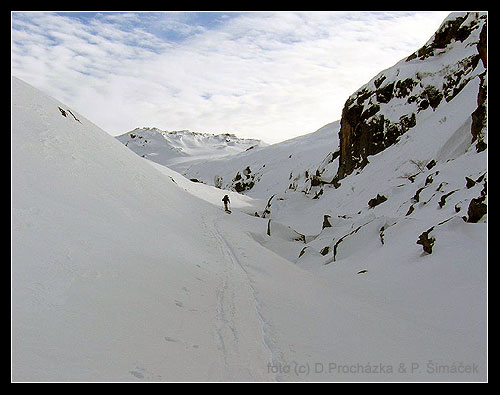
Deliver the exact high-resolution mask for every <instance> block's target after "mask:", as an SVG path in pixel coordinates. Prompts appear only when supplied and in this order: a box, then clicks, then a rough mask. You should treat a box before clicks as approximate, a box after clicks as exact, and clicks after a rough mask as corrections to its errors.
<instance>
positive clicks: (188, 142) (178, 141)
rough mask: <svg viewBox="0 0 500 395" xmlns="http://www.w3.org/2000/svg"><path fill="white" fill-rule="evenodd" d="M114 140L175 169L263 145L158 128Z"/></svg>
mask: <svg viewBox="0 0 500 395" xmlns="http://www.w3.org/2000/svg"><path fill="white" fill-rule="evenodd" d="M116 138H117V139H118V141H120V142H121V143H123V144H125V145H126V146H127V147H128V148H130V149H131V150H132V151H134V152H135V153H136V154H138V155H140V156H142V157H143V158H147V159H149V160H151V161H153V162H155V163H159V164H161V165H164V166H172V165H176V166H177V167H178V168H182V163H183V162H186V161H192V160H200V159H201V160H204V159H209V158H212V159H213V158H220V157H224V156H227V155H234V154H237V153H239V152H243V151H247V150H251V149H255V148H259V147H263V146H266V145H267V144H265V143H264V142H262V141H260V140H255V139H242V138H238V137H236V136H235V135H234V134H230V133H224V134H217V135H215V134H209V133H198V132H191V131H189V130H180V131H170V132H169V131H164V130H160V129H158V128H136V129H134V130H132V131H130V132H127V133H125V134H122V135H121V136H117V137H116Z"/></svg>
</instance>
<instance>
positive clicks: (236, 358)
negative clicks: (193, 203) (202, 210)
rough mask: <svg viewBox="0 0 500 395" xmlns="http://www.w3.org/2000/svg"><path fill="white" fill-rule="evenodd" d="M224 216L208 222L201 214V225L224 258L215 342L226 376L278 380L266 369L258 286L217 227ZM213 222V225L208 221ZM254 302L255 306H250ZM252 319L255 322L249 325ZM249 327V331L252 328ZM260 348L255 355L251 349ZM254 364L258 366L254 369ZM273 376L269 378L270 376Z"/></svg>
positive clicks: (268, 354) (266, 347) (267, 359)
mask: <svg viewBox="0 0 500 395" xmlns="http://www.w3.org/2000/svg"><path fill="white" fill-rule="evenodd" d="M220 220H221V219H220V218H219V219H215V220H213V219H212V220H211V221H208V220H207V218H206V217H205V216H202V221H201V223H202V226H203V228H204V231H205V232H206V234H207V235H209V237H210V238H212V239H213V240H214V241H215V242H216V247H217V249H218V250H219V251H220V253H221V256H222V257H223V259H222V261H221V262H219V263H220V279H219V281H218V286H217V289H216V291H215V293H216V297H217V309H216V329H215V331H216V341H217V343H218V346H219V349H220V350H221V352H222V359H223V361H222V362H223V366H224V368H225V374H226V377H225V379H227V380H235V379H238V380H251V381H255V380H262V379H263V378H265V379H266V380H267V381H270V380H271V381H275V380H276V378H275V377H274V376H272V375H270V374H269V373H266V371H265V369H266V368H267V366H268V363H271V362H272V360H273V354H272V351H271V348H270V347H269V344H268V340H267V338H266V331H265V327H266V325H267V323H266V322H265V320H264V318H263V316H262V314H261V312H260V310H259V302H258V300H257V298H256V296H255V289H254V288H253V286H252V284H251V280H250V278H249V276H248V273H247V272H246V270H245V268H244V267H243V265H242V263H241V261H240V260H239V259H238V256H237V254H236V253H235V252H234V250H233V248H232V247H231V245H230V244H229V242H228V241H227V239H226V237H225V236H224V234H223V232H222V231H221V230H220V227H219V226H218V222H219V221H220ZM209 222H211V224H209ZM248 304H251V305H252V307H253V308H250V309H249V308H248V306H246V305H248ZM249 322H251V323H252V324H253V325H249ZM249 329H250V330H249ZM257 345H258V346H257ZM253 349H255V351H257V354H256V358H255V357H254V356H252V355H249V354H251V353H252V351H251V350H253ZM252 365H255V366H254V368H253V369H252ZM268 376H270V377H268Z"/></svg>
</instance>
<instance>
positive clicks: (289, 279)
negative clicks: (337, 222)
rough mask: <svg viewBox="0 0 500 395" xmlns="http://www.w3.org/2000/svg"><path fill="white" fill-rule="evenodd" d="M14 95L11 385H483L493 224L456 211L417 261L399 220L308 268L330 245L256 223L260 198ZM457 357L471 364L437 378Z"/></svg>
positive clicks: (29, 91) (20, 85)
mask: <svg viewBox="0 0 500 395" xmlns="http://www.w3.org/2000/svg"><path fill="white" fill-rule="evenodd" d="M12 92H13V100H12V121H13V129H12V377H13V380H15V381H54V380H56V381H75V380H81V381H179V380H190V381H200V380H201V381H220V380H229V381H241V380H243V381H272V380H278V381H283V380H288V381H302V380H308V381H322V380H328V381H332V380H337V381H363V380H365V381H366V380H368V381H379V380H391V381H399V380H403V381H414V380H425V381H434V380H439V381H442V380H453V381H457V380H459V381H460V380H466V381H476V380H485V377H486V344H485V330H486V324H485V294H484V284H485V283H484V281H485V275H486V268H485V265H484V259H485V256H484V255H485V251H482V252H481V251H480V250H478V249H477V248H474V246H473V244H471V242H470V240H475V241H476V242H477V243H478V244H480V245H484V244H485V234H484V225H485V224H483V223H478V224H466V223H464V222H463V221H462V220H461V219H459V220H457V219H455V220H453V221H450V222H448V223H447V225H446V227H447V228H446V229H445V228H443V227H441V228H439V230H437V232H436V233H438V234H437V239H438V244H437V246H440V248H439V249H438V248H436V250H437V251H436V254H434V253H433V254H431V255H427V256H421V252H420V247H419V246H416V245H415V244H414V239H412V238H411V237H410V239H411V240H412V243H411V247H412V248H408V247H407V245H408V244H401V243H402V241H404V240H405V239H406V238H408V237H409V235H410V234H411V235H412V237H413V231H414V230H415V229H414V228H413V227H408V223H411V222H412V220H409V221H404V222H398V224H397V225H395V226H393V227H390V228H388V231H387V232H386V236H385V239H386V245H385V246H384V247H386V248H384V247H382V248H380V246H377V248H374V249H373V258H372V257H370V261H367V260H366V258H365V257H364V256H363V255H361V256H360V255H358V256H356V255H355V254H352V252H353V251H354V252H355V251H356V248H355V247H354V246H352V247H351V248H348V249H345V250H343V252H342V254H344V255H343V257H342V258H343V259H342V260H340V259H339V260H338V262H337V263H336V264H328V265H319V266H318V265H316V264H315V262H317V261H314V262H312V264H311V265H308V263H307V262H306V261H303V262H299V264H296V263H294V261H293V260H290V259H286V257H287V256H291V255H293V256H297V255H298V252H299V251H300V250H301V249H302V248H303V247H304V246H305V242H306V241H307V242H308V243H311V242H314V241H315V240H319V239H318V238H316V239H315V240H309V239H301V238H300V237H298V236H300V235H299V234H298V233H296V232H294V231H293V230H292V229H291V228H289V227H287V226H286V225H283V224H280V223H279V221H276V220H271V222H269V221H268V219H267V218H259V217H255V216H252V215H248V214H251V213H252V212H253V211H254V209H258V208H259V207H261V205H262V200H255V199H250V198H248V197H239V196H238V195H237V194H234V193H232V194H231V197H232V201H233V204H234V206H233V214H231V215H227V214H225V213H224V212H223V211H222V209H221V207H220V206H221V204H220V199H221V197H222V196H223V194H224V193H226V191H223V190H219V189H216V188H214V187H210V186H208V185H203V184H200V183H192V182H189V181H187V180H185V179H182V177H181V176H180V175H179V174H175V173H174V172H173V171H171V170H169V169H163V170H162V171H158V168H157V167H158V166H157V165H151V164H150V163H149V162H148V161H146V160H144V159H142V158H140V157H138V156H137V155H136V154H134V153H133V152H132V151H131V150H129V149H128V148H126V147H125V146H124V145H123V144H121V143H119V142H118V141H117V140H116V139H114V138H113V137H111V136H109V135H108V134H106V133H105V132H104V131H102V130H100V129H99V128H97V127H96V126H94V125H93V124H92V123H91V122H89V121H87V120H86V119H84V118H83V117H81V116H80V115H79V114H78V113H77V112H76V111H75V110H73V109H69V108H68V107H67V106H65V105H64V104H62V103H60V102H58V101H56V100H54V99H52V98H50V97H47V96H46V95H44V94H42V93H40V92H39V91H37V90H36V89H34V88H32V87H30V86H29V85H27V84H25V83H24V82H22V81H20V80H18V79H16V78H13V79H12ZM58 107H59V108H58ZM61 110H63V111H64V112H65V113H66V116H64V115H62V114H63V112H62V111H61ZM70 111H71V113H69V112H70ZM71 114H73V115H74V117H73V116H72V115H71ZM76 119H78V121H77V120H76ZM155 167H156V168H155ZM367 169H368V167H367V168H365V169H364V170H365V171H366V170H367ZM452 170H453V169H452V168H451V167H450V172H452ZM443 172H444V170H443ZM471 175H472V174H471ZM423 176H424V175H421V177H423ZM353 179H354V178H353ZM416 182H417V181H416ZM418 182H420V179H419V180H418ZM416 185H417V184H415V186H416ZM427 192H430V191H427ZM296 195H297V196H299V195H301V194H298V193H297V194H296ZM201 196H202V197H203V199H200V198H199V197H201ZM304 199H307V200H306V201H307V202H311V200H310V199H309V198H307V197H305V196H304ZM321 201H322V200H318V202H321ZM281 202H286V201H285V200H283V201H281ZM301 207H302V208H303V209H308V207H309V205H307V206H306V205H302V206H301ZM377 207H378V208H383V207H384V206H383V205H380V206H377ZM445 207H446V206H445ZM429 210H430V208H429ZM420 213H421V215H422V216H424V215H423V214H424V211H420ZM432 214H434V213H432ZM430 215H431V214H430V213H429V214H428V216H429V217H430ZM386 216H387V215H386ZM428 216H427V215H426V218H427V219H426V220H428ZM302 218H304V217H302ZM361 218H362V219H363V220H365V219H367V218H370V216H369V214H368V212H367V213H366V215H365V216H363V217H361ZM375 218H376V219H375V220H374V221H372V222H371V224H372V226H371V227H364V228H363V229H366V230H367V232H368V233H363V232H360V233H359V235H358V236H361V234H364V236H363V238H361V239H358V241H361V242H364V243H365V244H366V245H365V246H364V247H365V248H363V249H361V254H364V253H366V252H367V251H369V249H368V248H367V247H368V246H370V243H373V240H374V237H373V235H376V240H379V239H380V236H379V234H378V231H379V228H378V225H379V224H380V221H383V220H385V221H388V219H387V218H386V217H384V216H383V213H382V212H378V211H377V215H375ZM460 221H462V222H460ZM408 229H410V230H408ZM476 229H478V231H476ZM327 230H328V229H327ZM445 230H446V231H445ZM268 234H270V235H271V236H269V235H268ZM325 235H326V234H325V233H324V234H323V235H322V236H325ZM468 240H469V241H468ZM346 241H347V240H346ZM460 243H466V244H465V246H466V248H468V247H471V250H470V251H468V250H467V249H460V250H459V251H458V252H459V253H457V251H455V249H454V247H455V246H456V245H460ZM467 243H468V244H467ZM401 246H403V247H401ZM387 247H390V248H387ZM311 248H312V247H311ZM348 251H350V252H351V255H349V254H346V252H348ZM291 252H293V254H291ZM476 253H479V254H480V255H475V254H476ZM460 255H462V256H460ZM472 255H474V258H475V259H474V261H472V259H471V256H472ZM303 258H305V259H309V258H310V256H309V254H306V255H303ZM383 258H389V259H383ZM447 258H453V259H449V260H443V259H447ZM360 268H364V269H368V273H365V274H366V275H362V274H357V271H358V270H359V269H360ZM429 361H431V366H430V367H431V368H433V370H434V371H432V370H431V371H430V370H429ZM402 364H403V365H404V366H405V367H406V368H407V369H408V370H406V371H404V370H402V369H400V368H401V366H402ZM451 364H454V366H455V365H456V366H459V365H460V366H462V367H463V366H464V365H466V366H469V365H470V369H472V370H471V371H470V372H469V371H467V372H465V371H464V370H463V369H462V370H461V371H460V373H457V372H450V371H449V369H448V370H447V371H445V372H443V371H441V372H440V373H436V372H435V369H434V367H436V366H441V365H443V366H448V367H449V366H450V365H451ZM410 367H412V368H413V369H412V371H411V372H410V370H409V368H410Z"/></svg>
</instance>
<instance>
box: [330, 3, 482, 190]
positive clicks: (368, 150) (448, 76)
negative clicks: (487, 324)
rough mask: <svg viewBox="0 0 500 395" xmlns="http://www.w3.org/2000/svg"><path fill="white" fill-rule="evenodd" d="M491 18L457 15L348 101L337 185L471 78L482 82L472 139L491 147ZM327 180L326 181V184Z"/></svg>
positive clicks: (461, 87)
mask: <svg viewBox="0 0 500 395" xmlns="http://www.w3.org/2000/svg"><path fill="white" fill-rule="evenodd" d="M486 19H487V15H486V14H484V13H478V12H467V13H453V14H451V15H450V16H449V17H448V18H447V19H446V20H445V21H444V22H443V24H442V25H441V27H440V28H439V29H438V31H437V32H436V33H435V34H434V36H433V37H432V38H431V39H430V40H429V41H428V42H427V43H426V44H425V45H424V46H423V47H422V48H420V49H419V50H418V51H416V52H415V53H413V54H411V55H410V56H408V57H407V58H406V59H404V60H402V61H400V62H399V63H397V64H396V65H395V66H394V67H392V68H390V69H387V70H385V71H382V72H381V73H379V74H378V75H377V76H376V77H374V78H373V79H372V80H371V81H370V82H368V83H367V84H366V85H364V86H363V87H361V88H360V89H359V90H358V91H356V92H355V93H354V94H352V95H351V96H350V97H349V98H348V100H347V101H346V103H345V106H344V109H343V112H342V119H341V128H340V131H339V141H340V149H339V166H338V171H337V174H336V176H335V178H334V179H333V183H334V184H336V185H338V182H339V181H340V180H341V179H343V178H345V177H346V176H347V175H349V174H351V173H352V172H353V171H354V170H355V169H357V168H363V167H364V166H366V165H367V164H368V162H369V157H370V156H371V155H375V154H377V153H379V152H381V151H383V150H385V149H386V148H387V147H389V146H391V145H393V144H394V143H396V142H397V141H398V140H399V139H400V137H401V136H402V135H403V134H405V133H406V132H407V131H408V130H409V129H411V128H413V127H415V125H416V124H417V122H421V121H423V120H425V118H426V117H428V114H429V113H432V112H435V111H437V110H438V108H439V107H441V106H443V105H444V104H445V103H449V102H451V101H452V100H453V99H454V98H455V97H456V95H457V94H458V93H459V92H460V91H461V90H462V89H463V88H464V87H465V86H466V85H467V84H468V83H469V82H470V81H472V80H474V79H476V78H479V79H480V81H481V84H480V90H479V94H478V98H477V101H478V108H477V110H476V111H474V113H473V114H471V116H472V118H473V119H472V126H471V141H472V142H473V143H475V144H476V149H477V150H478V151H481V150H484V149H485V148H486V142H485V136H484V135H483V133H482V131H483V129H484V127H485V122H486V84H487V82H486V53H487V51H486V40H487V29H486V22H487V21H486ZM325 181H326V180H325Z"/></svg>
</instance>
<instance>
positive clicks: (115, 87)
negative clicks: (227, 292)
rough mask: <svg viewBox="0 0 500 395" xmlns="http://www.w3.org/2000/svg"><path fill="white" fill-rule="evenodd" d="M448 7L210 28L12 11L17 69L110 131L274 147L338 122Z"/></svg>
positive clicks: (168, 18) (176, 21)
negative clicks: (159, 131)
mask: <svg viewBox="0 0 500 395" xmlns="http://www.w3.org/2000/svg"><path fill="white" fill-rule="evenodd" d="M447 14H448V13H443V12H435V13H434V12H428V13H397V12H394V13H360V12H351V13H346V12H308V13H293V12H277V13H269V12H251V13H242V14H233V15H230V16H231V17H230V18H223V17H222V15H220V16H219V17H218V19H217V20H216V22H217V23H214V24H213V25H211V26H209V25H204V24H203V17H205V16H207V17H208V15H203V14H202V15H201V20H197V21H194V18H193V17H194V16H195V15H194V14H190V13H187V14H179V13H160V14H150V13H146V14H135V13H133V14H130V13H128V14H107V13H102V14H100V15H97V16H95V17H94V18H93V19H91V20H90V22H89V21H88V20H87V21H84V20H79V19H76V18H71V17H68V16H67V15H56V14H52V13H27V14H17V13H15V14H14V15H13V23H12V28H13V29H12V44H13V45H12V73H13V74H14V75H16V76H19V77H20V78H22V79H24V80H25V81H27V82H28V83H32V84H33V85H35V86H37V87H39V88H41V89H43V90H45V91H47V92H48V93H49V94H51V95H53V96H55V97H56V98H58V99H59V100H61V101H63V102H65V103H67V104H68V105H70V106H73V107H74V108H75V109H77V110H78V111H79V112H80V113H81V114H82V115H84V116H86V117H87V118H89V119H90V120H92V121H93V122H95V123H96V124H98V125H99V126H101V127H102V128H103V129H105V130H106V131H108V132H109V133H111V134H121V133H125V132H126V131H128V130H131V129H133V128H135V127H138V126H157V127H159V128H163V129H168V130H175V129H191V130H196V131H206V132H226V131H227V132H232V133H236V134H238V135H240V136H242V137H256V138H262V139H264V140H266V141H268V142H277V141H281V140H284V139H287V138H291V137H294V136H297V135H300V134H305V133H309V132H313V131H314V130H316V129H317V128H319V127H321V126H323V125H324V124H326V123H328V122H331V121H334V120H337V119H339V118H340V114H341V111H342V107H343V104H344V102H345V100H346V99H347V97H348V96H349V95H350V94H351V93H352V92H353V91H354V90H356V89H357V88H359V87H360V86H361V85H363V84H364V83H366V82H367V81H368V80H369V79H371V78H372V77H373V76H374V75H375V74H377V73H378V72H379V71H381V70H382V69H385V68H387V67H390V66H391V65H393V64H394V63H396V62H397V61H399V60H400V59H401V58H403V57H405V56H407V55H409V54H410V53H411V52H413V51H415V50H416V49H418V48H419V47H420V46H422V45H423V44H424V43H425V42H426V41H427V40H428V39H429V38H430V37H431V35H432V34H433V33H434V31H435V30H436V29H437V27H439V25H440V23H441V22H442V20H443V19H444V18H445V17H446V16H447ZM197 16H198V15H197ZM210 16H211V15H210ZM193 21H194V23H193Z"/></svg>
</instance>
